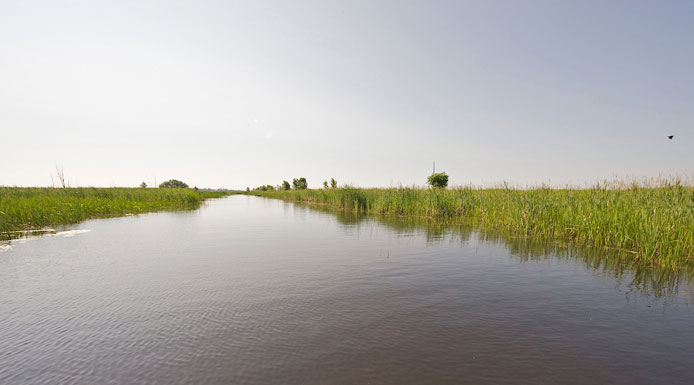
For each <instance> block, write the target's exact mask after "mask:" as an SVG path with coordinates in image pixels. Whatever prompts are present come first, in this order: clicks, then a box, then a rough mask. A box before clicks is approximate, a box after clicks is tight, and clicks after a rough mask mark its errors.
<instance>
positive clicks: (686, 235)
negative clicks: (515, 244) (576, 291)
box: [256, 180, 694, 269]
mask: <svg viewBox="0 0 694 385" xmlns="http://www.w3.org/2000/svg"><path fill="white" fill-rule="evenodd" d="M256 195H259V196H264V197H268V198H279V199H285V200H290V201H294V202H307V203H311V204H320V205H326V206H331V207H335V208H339V209H343V210H353V211H359V212H368V213H376V214H387V215H402V216H424V217H435V218H439V219H445V220H448V221H459V222H465V223H469V224H472V225H475V226H479V227H481V228H488V229H497V230H500V231H503V232H505V233H508V234H511V235H514V236H521V237H532V238H535V239H562V240H570V241H574V242H578V243H580V244H582V245H587V246H591V247H602V248H609V249H613V250H615V251H618V252H621V253H624V254H625V255H628V256H629V257H630V258H635V259H636V260H638V261H640V262H643V263H652V264H655V265H660V266H663V267H667V268H670V269H678V268H680V267H681V266H682V265H683V264H691V263H694V188H693V187H691V186H687V185H685V184H683V183H681V182H680V181H679V180H663V181H660V182H658V183H655V184H653V183H650V184H649V183H641V184H639V183H619V182H610V183H603V184H598V185H596V186H594V187H592V188H587V189H570V188H566V189H552V188H548V187H541V188H534V189H512V188H508V187H506V188H493V189H477V188H472V187H464V188H453V189H448V190H445V189H424V188H416V187H399V188H387V189H362V188H353V187H344V188H338V189H331V190H325V189H321V190H302V191H291V192H287V191H280V192H267V193H256Z"/></svg>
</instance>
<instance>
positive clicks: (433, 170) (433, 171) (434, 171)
mask: <svg viewBox="0 0 694 385" xmlns="http://www.w3.org/2000/svg"><path fill="white" fill-rule="evenodd" d="M431 172H432V173H433V174H436V162H434V168H433V169H432V170H431Z"/></svg>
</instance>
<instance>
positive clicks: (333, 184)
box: [330, 178, 337, 188]
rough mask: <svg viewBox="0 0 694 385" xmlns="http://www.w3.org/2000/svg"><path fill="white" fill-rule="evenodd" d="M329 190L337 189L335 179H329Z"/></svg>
mask: <svg viewBox="0 0 694 385" xmlns="http://www.w3.org/2000/svg"><path fill="white" fill-rule="evenodd" d="M330 188H337V181H336V180H335V178H330Z"/></svg>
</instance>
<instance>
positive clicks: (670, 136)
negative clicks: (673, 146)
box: [667, 135, 675, 139]
mask: <svg viewBox="0 0 694 385" xmlns="http://www.w3.org/2000/svg"><path fill="white" fill-rule="evenodd" d="M674 137H675V135H668V136H667V138H668V139H672V138H674Z"/></svg>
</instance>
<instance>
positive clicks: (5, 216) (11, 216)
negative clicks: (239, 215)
mask: <svg viewBox="0 0 694 385" xmlns="http://www.w3.org/2000/svg"><path fill="white" fill-rule="evenodd" d="M224 195H226V193H223V192H216V191H195V190H191V189H165V188H161V189H143V188H93V187H89V188H24V187H0V239H12V238H17V237H20V236H22V235H23V234H24V233H25V232H26V231H27V230H35V229H41V228H43V227H46V226H55V225H67V224H72V223H78V222H81V221H83V220H85V219H90V218H102V217H112V216H122V215H126V214H139V213H145V212H152V211H161V210H185V209H195V208H198V207H199V206H200V204H201V203H202V201H203V200H205V199H208V198H217V197H221V196H224Z"/></svg>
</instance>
